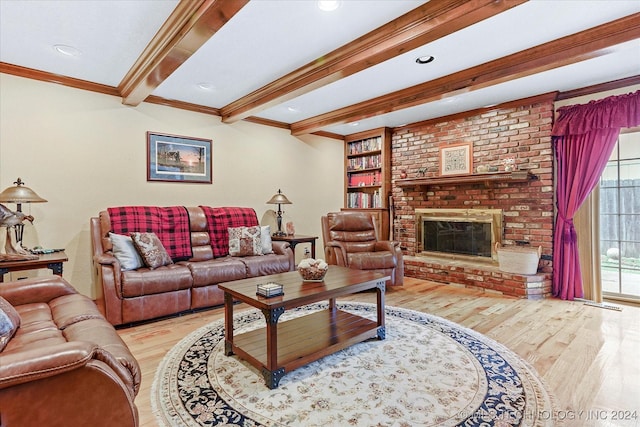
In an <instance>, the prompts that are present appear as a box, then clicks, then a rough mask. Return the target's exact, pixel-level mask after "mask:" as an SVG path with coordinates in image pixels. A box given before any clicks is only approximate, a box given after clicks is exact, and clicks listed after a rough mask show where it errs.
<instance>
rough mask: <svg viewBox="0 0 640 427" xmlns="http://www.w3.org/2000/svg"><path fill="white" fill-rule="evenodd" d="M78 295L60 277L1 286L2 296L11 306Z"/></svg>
mask: <svg viewBox="0 0 640 427" xmlns="http://www.w3.org/2000/svg"><path fill="white" fill-rule="evenodd" d="M76 293H78V292H77V291H76V290H75V289H74V288H73V286H71V284H69V282H67V281H66V280H64V279H63V278H62V277H60V276H48V277H42V278H33V279H25V280H17V281H14V282H6V283H3V284H2V286H0V296H1V297H2V298H4V299H6V300H7V301H9V303H11V305H24V304H31V303H34V302H44V303H48V302H49V301H51V300H53V299H55V298H58V297H61V296H63V295H70V294H76Z"/></svg>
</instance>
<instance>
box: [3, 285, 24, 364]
mask: <svg viewBox="0 0 640 427" xmlns="http://www.w3.org/2000/svg"><path fill="white" fill-rule="evenodd" d="M19 327H20V315H19V314H18V312H17V311H16V309H15V308H13V306H12V305H11V304H9V301H7V300H6V299H4V298H2V297H0V352H1V351H2V350H4V348H5V347H6V346H7V344H8V343H9V341H10V340H11V338H13V335H14V334H15V333H16V331H17V330H18V328H19Z"/></svg>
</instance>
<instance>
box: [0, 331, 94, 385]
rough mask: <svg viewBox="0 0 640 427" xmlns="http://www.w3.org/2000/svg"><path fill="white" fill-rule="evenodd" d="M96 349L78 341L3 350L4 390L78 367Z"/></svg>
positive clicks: (0, 382) (0, 378)
mask: <svg viewBox="0 0 640 427" xmlns="http://www.w3.org/2000/svg"><path fill="white" fill-rule="evenodd" d="M96 348H97V346H96V345H95V344H92V343H89V342H84V341H76V342H67V343H63V344H55V345H49V346H42V347H38V348H33V349H29V350H25V351H16V352H3V353H0V389H3V388H7V387H11V386H14V385H17V384H22V383H26V382H29V381H35V380H38V379H42V378H46V377H51V376H54V375H58V374H60V373H63V372H67V371H71V370H73V369H77V368H78V367H80V366H84V365H85V364H87V362H88V361H89V360H91V359H92V358H93V354H94V352H95V350H96Z"/></svg>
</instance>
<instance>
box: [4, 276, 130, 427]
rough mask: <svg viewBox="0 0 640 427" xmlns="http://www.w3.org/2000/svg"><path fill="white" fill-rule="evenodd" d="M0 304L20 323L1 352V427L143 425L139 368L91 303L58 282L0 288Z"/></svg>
mask: <svg viewBox="0 0 640 427" xmlns="http://www.w3.org/2000/svg"><path fill="white" fill-rule="evenodd" d="M0 296H1V297H2V298H4V299H5V300H6V301H8V302H9V304H10V305H11V306H12V307H13V308H14V309H15V311H16V312H17V314H18V315H19V326H18V327H17V329H16V330H15V332H14V335H13V337H12V338H10V339H9V341H8V343H7V345H6V347H5V348H4V350H2V351H0V425H2V426H7V427H9V426H21V427H31V426H33V427H36V426H37V427H40V426H92V427H102V426H104V427H113V426H119V427H129V426H137V425H138V410H137V408H136V406H135V404H134V398H135V396H136V394H137V393H138V390H139V387H140V368H139V366H138V362H137V361H136V359H135V358H134V357H133V355H132V354H131V353H130V352H129V349H128V348H127V346H126V344H125V343H124V342H123V341H122V339H121V338H120V337H119V336H118V334H117V333H116V331H115V329H114V327H113V326H112V325H110V324H109V323H108V322H107V321H106V320H105V318H104V317H103V316H102V315H101V314H100V312H99V311H98V309H97V307H96V305H95V304H94V303H93V301H91V299H89V298H88V297H86V296H84V295H81V294H79V293H77V292H76V290H75V289H74V288H73V287H72V286H71V285H70V284H69V283H67V282H66V281H65V280H64V279H62V278H61V277H58V276H50V277H46V278H36V279H26V280H20V281H15V282H5V283H2V286H0Z"/></svg>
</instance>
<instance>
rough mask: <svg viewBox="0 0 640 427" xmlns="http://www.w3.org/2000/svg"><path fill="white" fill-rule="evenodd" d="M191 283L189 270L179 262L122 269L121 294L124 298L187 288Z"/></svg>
mask: <svg viewBox="0 0 640 427" xmlns="http://www.w3.org/2000/svg"><path fill="white" fill-rule="evenodd" d="M192 284H193V279H192V278H191V272H190V271H189V269H188V268H187V267H186V266H184V265H180V264H170V265H166V266H162V267H158V268H156V269H148V268H139V269H137V270H131V271H123V272H122V278H121V286H122V289H121V294H122V296H123V297H124V298H132V297H140V296H144V295H149V294H160V293H165V292H173V291H177V290H180V289H188V288H190V287H191V285H192Z"/></svg>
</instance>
